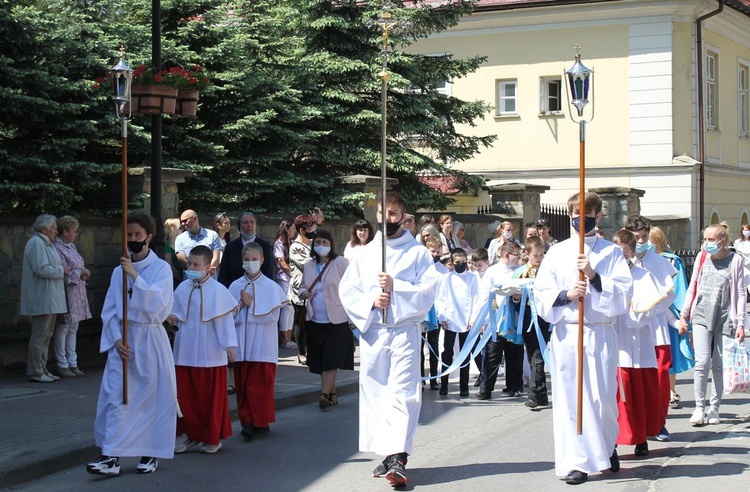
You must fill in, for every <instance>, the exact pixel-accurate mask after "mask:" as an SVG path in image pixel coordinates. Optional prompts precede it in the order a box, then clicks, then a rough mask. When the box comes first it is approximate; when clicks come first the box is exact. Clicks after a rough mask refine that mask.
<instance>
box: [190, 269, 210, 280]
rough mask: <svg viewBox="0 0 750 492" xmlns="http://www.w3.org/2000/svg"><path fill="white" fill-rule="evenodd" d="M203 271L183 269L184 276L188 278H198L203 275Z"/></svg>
mask: <svg viewBox="0 0 750 492" xmlns="http://www.w3.org/2000/svg"><path fill="white" fill-rule="evenodd" d="M204 273H206V272H201V271H199V270H185V277H187V278H188V279H189V280H198V279H200V278H201V277H202V276H203V274H204Z"/></svg>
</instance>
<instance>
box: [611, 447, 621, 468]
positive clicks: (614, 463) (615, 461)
mask: <svg viewBox="0 0 750 492" xmlns="http://www.w3.org/2000/svg"><path fill="white" fill-rule="evenodd" d="M609 471H611V472H612V473H617V472H618V471H620V457H619V456H618V455H617V450H616V449H615V450H614V451H612V456H610V457H609Z"/></svg>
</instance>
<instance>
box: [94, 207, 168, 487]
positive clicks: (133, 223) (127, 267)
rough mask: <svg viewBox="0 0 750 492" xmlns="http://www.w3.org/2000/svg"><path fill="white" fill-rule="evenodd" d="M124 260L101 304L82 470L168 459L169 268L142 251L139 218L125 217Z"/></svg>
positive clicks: (144, 221)
mask: <svg viewBox="0 0 750 492" xmlns="http://www.w3.org/2000/svg"><path fill="white" fill-rule="evenodd" d="M127 222H128V225H127V227H128V229H127V230H128V249H130V251H131V252H132V255H131V257H130V258H127V257H125V258H120V266H119V267H117V268H115V271H114V272H112V278H111V280H110V284H109V289H108V290H107V296H106V297H105V299H104V306H103V307H102V338H101V343H100V345H99V350H100V351H101V352H106V353H107V365H106V366H105V368H104V374H103V376H102V386H101V389H100V390H99V402H98V404H97V407H96V421H95V423H94V432H95V437H96V445H97V446H99V447H101V448H102V456H101V458H99V460H97V461H94V462H92V463H89V464H88V465H87V466H86V471H88V472H89V473H93V474H96V475H118V474H119V473H120V462H119V457H120V456H128V457H129V456H141V461H140V463H139V464H138V466H137V468H136V471H137V472H138V473H152V472H155V471H156V470H157V468H158V467H159V463H158V460H157V458H170V459H171V458H172V457H173V453H174V441H173V439H174V428H175V421H176V419H177V405H176V390H175V375H174V361H173V359H172V350H171V347H170V346H169V339H168V338H167V332H166V331H165V330H164V328H162V325H161V324H162V322H163V321H164V319H165V318H166V317H167V315H168V314H169V311H170V309H171V308H172V271H171V268H170V266H169V264H167V263H166V262H164V261H163V260H161V259H159V257H158V256H156V254H154V252H153V251H151V250H150V249H149V247H148V246H149V243H150V242H151V240H152V239H153V238H154V233H155V231H156V225H155V224H154V219H153V218H152V217H151V216H150V215H149V214H147V213H144V212H136V213H131V214H130V215H128V220H127ZM123 274H125V275H127V276H128V294H129V298H128V314H127V316H128V318H127V319H128V345H124V344H123V342H122V318H123V315H122V294H123V293H122V276H123ZM123 359H127V360H128V404H127V405H123V403H122V375H123V364H122V361H123Z"/></svg>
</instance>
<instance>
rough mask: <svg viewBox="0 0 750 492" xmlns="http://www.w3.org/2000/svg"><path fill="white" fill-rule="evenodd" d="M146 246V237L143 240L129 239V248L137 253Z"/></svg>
mask: <svg viewBox="0 0 750 492" xmlns="http://www.w3.org/2000/svg"><path fill="white" fill-rule="evenodd" d="M145 247H146V240H145V239H144V240H143V241H128V249H129V250H130V251H132V252H133V253H135V254H138V253H140V252H141V251H143V248H145Z"/></svg>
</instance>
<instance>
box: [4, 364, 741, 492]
mask: <svg viewBox="0 0 750 492" xmlns="http://www.w3.org/2000/svg"><path fill="white" fill-rule="evenodd" d="M691 383H692V380H691V379H689V378H688V376H686V375H682V379H681V380H680V386H679V388H678V391H679V392H680V393H681V394H682V395H683V400H685V404H686V405H685V408H683V409H680V410H674V411H672V414H671V415H670V420H669V422H668V424H669V428H670V430H671V432H672V441H671V442H669V443H658V442H651V443H650V447H651V450H652V452H651V455H650V456H649V457H648V458H646V459H638V460H636V459H635V458H634V457H633V455H632V447H630V446H627V447H621V448H620V455H621V457H622V470H621V471H620V473H618V474H613V473H609V472H607V473H604V474H600V475H592V476H591V477H590V480H589V482H588V483H587V484H585V485H583V486H581V487H579V489H592V488H596V490H599V489H600V488H601V487H602V486H603V485H605V484H606V486H607V490H608V491H648V492H659V491H679V492H690V491H701V492H706V491H709V490H712V489H713V490H715V491H717V492H718V491H721V492H725V491H726V492H735V491H737V492H740V491H742V492H746V491H747V490H748V489H750V451H749V449H750V398H749V397H748V395H733V396H730V397H727V399H726V402H725V405H724V406H723V407H722V423H721V424H720V425H715V426H706V427H702V428H693V427H690V425H689V423H688V418H689V416H690V412H691V411H692V402H691V401H689V400H688V398H685V396H687V395H689V394H690V393H691V388H692V386H691ZM452 386H454V388H452V389H454V390H457V388H456V387H455V386H457V385H452ZM498 394H499V393H498ZM424 396H425V398H424V403H423V407H422V416H421V419H420V427H419V430H418V432H417V437H416V442H415V449H414V453H413V456H412V457H411V458H410V460H409V464H408V466H407V472H408V477H409V485H408V486H407V488H406V490H436V491H437V490H439V491H452V490H497V489H502V490H512V491H515V490H534V491H555V490H570V488H571V486H569V485H566V484H565V483H563V482H561V481H560V480H559V479H558V478H557V477H555V475H554V471H553V467H554V462H553V460H554V457H553V448H552V435H551V432H552V410H551V409H549V408H546V409H542V410H539V411H530V410H529V409H527V408H526V407H524V406H523V399H512V398H502V397H500V398H498V399H495V400H493V401H489V402H484V401H481V402H480V401H477V400H476V399H474V398H473V397H474V392H472V398H470V399H459V397H458V395H457V393H456V392H455V391H454V392H452V393H451V394H449V395H448V397H439V396H438V395H437V392H434V391H429V390H427V391H425V392H424ZM357 412H358V400H357V396H356V395H347V396H343V397H341V398H340V404H339V406H337V407H333V408H331V409H328V410H326V411H324V412H323V411H320V410H318V408H317V405H305V406H300V407H294V408H290V409H287V410H283V411H281V412H279V413H278V415H277V422H276V423H275V424H273V425H272V427H271V433H270V434H267V435H265V436H262V437H261V438H258V439H256V440H255V441H253V442H245V441H244V440H243V439H242V438H241V437H239V436H238V435H235V436H233V437H232V438H230V439H229V440H227V441H226V442H225V443H224V447H223V449H222V450H221V451H219V452H218V453H217V454H215V455H202V454H200V453H198V452H196V451H190V452H188V453H186V454H183V455H179V456H176V457H175V459H174V460H161V462H160V465H161V466H160V469H159V471H158V472H156V473H154V474H151V475H136V474H135V471H134V470H135V465H136V464H137V461H138V460H137V458H128V459H123V460H121V465H122V467H123V471H122V473H121V474H120V475H119V476H118V477H113V478H100V477H96V476H93V475H89V474H87V473H86V471H85V469H84V466H83V463H82V464H81V466H78V467H75V468H72V469H69V470H66V471H63V472H59V473H56V474H53V475H49V476H47V477H45V478H43V479H41V480H38V481H35V482H30V483H26V484H24V485H22V486H19V487H16V488H14V489H12V490H24V491H45V492H53V491H76V492H84V491H89V490H92V491H101V490H107V491H108V492H109V491H113V492H114V491H128V492H130V491H133V490H181V491H188V490H197V491H219V490H221V491H231V490H245V491H247V490H251V491H253V490H262V491H266V490H267V491H297V490H305V491H370V490H373V491H380V490H390V487H389V485H388V484H387V482H386V481H385V480H384V479H376V478H373V477H372V476H371V470H372V469H373V468H374V467H375V466H376V465H377V463H378V462H379V461H380V459H382V458H378V457H377V456H375V455H371V454H363V453H358V452H357V419H358V415H357ZM234 429H235V433H236V434H238V431H239V424H238V423H236V422H235V425H234ZM40 445H43V443H40Z"/></svg>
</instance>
